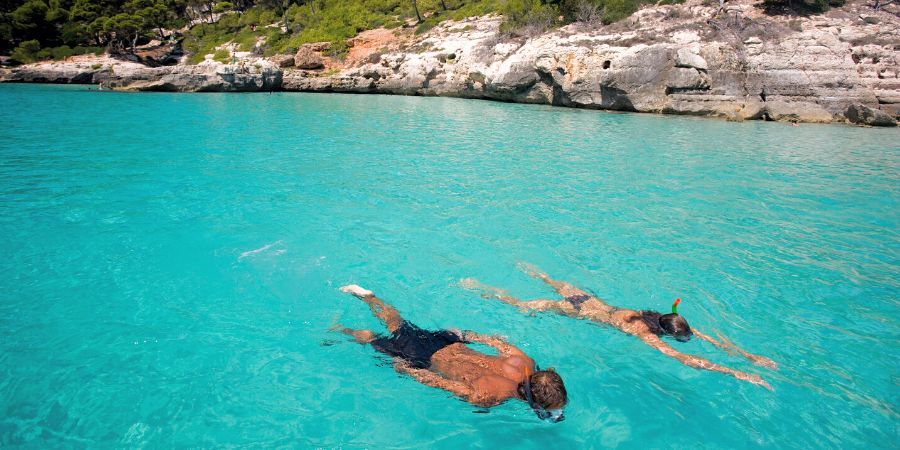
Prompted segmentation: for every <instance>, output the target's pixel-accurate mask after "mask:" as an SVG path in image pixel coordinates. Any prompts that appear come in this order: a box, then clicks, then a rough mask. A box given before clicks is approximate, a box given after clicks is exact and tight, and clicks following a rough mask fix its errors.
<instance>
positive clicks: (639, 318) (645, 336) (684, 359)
mask: <svg viewBox="0 0 900 450" xmlns="http://www.w3.org/2000/svg"><path fill="white" fill-rule="evenodd" d="M519 267H520V268H521V269H522V270H523V271H524V272H525V273H527V274H529V275H531V276H533V277H535V278H538V279H540V280H543V281H544V282H545V283H547V284H549V285H550V286H551V287H553V289H555V290H556V292H558V293H559V295H561V296H562V297H563V300H562V301H557V300H544V299H540V300H529V301H523V300H519V299H517V298H515V297H511V296H510V295H508V294H507V293H506V291H504V290H502V289H498V288H494V287H490V286H485V285H483V284H481V283H480V282H478V280H475V279H474V278H467V279H464V280H462V281H461V282H460V284H461V285H462V286H463V287H465V288H467V289H471V290H475V291H480V292H481V293H482V296H483V297H485V298H496V299H498V300H500V301H502V302H504V303H508V304H510V305H515V306H518V307H519V308H520V309H521V310H522V311H523V312H528V311H553V312H556V313H557V314H562V315H566V316H570V317H577V318H580V319H588V320H591V321H594V322H597V323H605V324H609V325H612V326H614V327H616V328H618V329H620V330H622V331H624V332H625V333H628V334H631V335H634V336H637V337H638V338H640V339H641V340H642V341H644V342H645V343H646V344H647V345H649V346H651V347H653V348H655V349H657V350H659V351H660V352H662V353H663V354H665V355H667V356H671V357H672V358H675V359H677V360H678V361H681V363H683V364H685V365H688V366H690V367H695V368H697V369H704V370H711V371H713V372H721V373H725V374H728V375H731V376H733V377H735V378H737V379H739V380H744V381H749V382H751V383H753V384H758V385H760V386H764V387H766V388H768V389H772V386H770V385H769V383H767V382H766V381H765V380H763V379H762V378H760V377H759V376H758V375H755V374H750V373H746V372H741V371H738V370H734V369H731V368H728V367H725V366H721V365H719V364H716V363H713V362H710V361H707V360H705V359H703V358H700V357H697V356H693V355H688V354H685V353H681V352H679V351H677V350H675V349H674V348H672V346H670V345H669V344H667V343H666V342H664V341H663V340H662V339H661V338H662V337H663V336H671V337H673V338H675V339H676V340H678V341H680V342H687V341H689V340H690V339H691V336H697V337H698V338H700V339H702V340H704V341H707V342H710V343H712V344H713V345H715V346H716V347H719V348H721V349H724V350H734V351H736V352H738V353H739V354H740V355H742V356H743V357H745V358H747V359H749V360H750V361H752V362H753V363H754V364H757V365H760V366H763V367H767V368H770V369H776V368H777V365H776V364H775V362H774V361H772V360H771V359H769V358H766V357H763V356H759V355H754V354H752V353H748V352H746V351H744V350H742V349H740V348H738V347H737V346H736V345H734V344H732V343H731V342H729V341H728V340H727V339H725V338H724V337H723V336H722V335H719V340H717V339H714V338H712V337H710V336H707V335H705V334H703V333H701V332H700V331H698V330H696V329H692V328H691V327H690V325H688V323H687V320H685V319H684V317H682V316H681V315H680V314H678V309H677V308H678V304H679V303H680V302H681V299H676V300H675V302H674V303H673V304H672V312H671V313H670V314H661V313H659V312H656V311H635V310H632V309H626V308H618V307H615V306H612V305H609V304H607V303H606V302H604V301H603V300H602V299H600V298H598V297H597V296H595V295H592V294H590V293H588V292H585V291H583V290H581V289H579V288H577V287H575V286H572V285H571V284H569V283H566V282H563V281H557V280H554V279H552V278H550V277H548V276H547V275H546V274H544V273H542V272H540V271H539V270H537V269H536V268H535V267H533V266H530V265H525V264H520V265H519Z"/></svg>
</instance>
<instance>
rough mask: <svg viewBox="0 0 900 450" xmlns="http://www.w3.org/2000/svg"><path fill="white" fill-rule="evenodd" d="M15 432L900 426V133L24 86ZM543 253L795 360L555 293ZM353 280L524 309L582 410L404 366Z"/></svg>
mask: <svg viewBox="0 0 900 450" xmlns="http://www.w3.org/2000/svg"><path fill="white" fill-rule="evenodd" d="M0 105H3V106H2V108H0V250H2V255H3V257H2V258H0V338H2V339H0V447H4V448H18V447H25V448H52V447H66V448H83V447H90V448H107V447H126V448H131V447H144V448H172V447H221V446H237V447H250V448H272V447H296V448H447V449H457V448H466V447H474V448H517V449H527V448H603V447H619V448H721V449H732V448H759V447H779V448H892V447H893V448H896V447H895V446H896V442H897V437H898V423H900V422H898V404H897V402H898V399H900V395H898V394H900V366H898V360H900V328H898V314H900V295H898V294H900V276H898V273H900V271H898V269H900V213H898V211H900V208H898V200H900V189H898V188H900V130H897V129H893V130H889V129H861V128H854V127H848V126H817V125H801V126H800V127H799V128H792V127H790V126H786V125H784V124H777V123H761V122H746V123H727V122H722V121H716V120H704V119H693V118H678V117H661V116H653V115H637V114H612V113H604V112H597V111H579V110H570V109H560V108H552V107H544V106H528V105H514V104H503V103H492V102H482V101H467V100H458V99H437V98H416V97H388V96H353V95H327V94H293V93H283V94H278V93H276V94H222V95H220V94H202V95H201V94H196V95H184V94H182V95H177V94H175V95H173V94H122V93H109V92H97V91H89V90H87V88H86V87H83V86H76V87H71V86H69V87H61V86H24V85H15V86H13V85H2V86H0ZM520 261H527V262H531V263H534V264H536V265H538V266H539V267H541V268H543V269H544V270H546V271H547V272H549V273H550V274H551V275H553V276H556V277H558V278H562V279H566V280H570V281H572V282H574V283H576V284H578V285H581V286H583V287H585V288H588V289H590V290H592V291H594V292H596V293H597V294H599V295H600V296H602V297H604V298H606V299H608V300H609V301H610V302H611V303H613V304H617V305H620V306H625V307H631V308H657V309H660V310H665V309H667V308H668V305H669V304H670V303H671V301H672V299H673V298H674V297H676V296H680V297H681V298H682V299H683V300H684V302H683V303H682V306H681V308H680V312H681V313H682V314H683V315H685V316H686V317H687V318H688V319H689V320H690V321H691V324H692V325H693V326H695V327H697V328H699V329H701V330H703V331H707V332H716V331H719V332H722V333H724V334H725V335H727V336H728V337H730V338H731V339H732V340H733V341H734V342H735V343H736V344H738V345H740V346H742V347H744V348H746V349H747V350H749V351H751V352H755V353H760V354H763V355H766V356H769V357H771V358H772V359H774V360H776V361H777V362H778V363H779V364H780V369H779V370H777V371H772V370H768V369H764V368H759V367H756V366H753V365H752V364H750V363H749V362H747V361H745V360H743V359H741V358H739V357H737V356H733V355H729V354H727V353H724V352H721V351H718V350H717V349H715V348H713V347H711V346H710V345H707V344H705V343H702V342H698V341H692V342H690V343H687V344H679V343H674V345H676V346H677V348H679V349H680V350H682V351H684V352H687V353H693V354H697V355H702V356H704V357H707V358H709V359H712V360H714V361H716V362H720V363H723V364H726V365H728V366H731V367H734V368H738V369H741V370H747V371H751V372H754V373H758V374H760V375H761V376H762V377H763V378H765V379H767V380H768V381H769V382H771V384H772V385H773V387H774V388H775V391H774V392H770V391H768V390H765V389H762V388H760V387H757V386H753V385H751V384H748V383H744V382H740V381H738V380H735V379H733V378H731V377H727V376H724V375H721V374H716V373H709V372H702V371H698V370H693V369H690V368H687V367H685V366H682V365H680V364H679V363H677V362H675V361H674V360H671V359H669V358H666V357H664V356H663V355H661V354H658V353H657V352H655V351H654V350H652V349H651V348H649V347H647V346H645V345H644V344H642V343H641V342H639V341H638V340H637V339H634V338H632V337H630V336H626V335H623V334H621V333H619V332H617V331H615V330H612V329H609V328H605V327H602V326H598V325H595V324H591V323H589V322H584V321H576V320H572V319H568V318H563V317H558V316H552V315H538V316H536V317H528V316H525V315H522V314H519V313H518V312H517V311H516V310H515V309H514V308H511V307H508V306H506V305H503V304H500V303H492V302H488V301H486V300H483V299H480V298H479V297H478V296H476V295H473V294H472V293H470V292H468V291H465V290H463V289H461V288H460V287H459V286H458V285H457V284H458V282H459V280H460V279H461V278H465V277H477V278H479V279H480V280H482V281H484V282H485V283H489V284H494V285H498V286H502V287H505V288H507V289H509V291H510V292H511V293H513V294H515V295H517V296H520V297H523V298H537V297H547V296H550V295H551V294H552V291H550V290H549V289H548V288H547V287H545V286H544V285H542V284H541V283H539V282H537V281H535V280H533V279H531V278H529V277H527V276H526V275H524V274H522V273H521V272H519V271H518V270H517V269H516V263H517V262H520ZM346 283H358V284H360V285H362V286H364V287H367V288H370V289H373V290H374V291H376V292H377V293H378V294H380V295H381V297H383V298H384V299H386V300H387V301H389V302H391V303H393V304H394V305H395V306H396V307H397V308H399V310H400V311H401V312H402V313H403V314H404V315H405V316H406V317H407V318H408V319H409V320H411V321H412V322H415V323H417V324H419V325H420V326H422V327H428V328H442V327H457V328H468V329H473V330H478V331H481V332H486V333H498V334H501V335H504V336H507V337H508V338H509V339H510V340H511V341H512V342H514V343H517V344H519V345H520V346H521V347H522V348H523V349H525V351H526V352H528V353H530V354H531V355H532V356H533V357H534V358H535V359H536V360H537V361H538V363H539V364H541V365H542V366H544V367H547V366H554V367H555V368H556V369H557V370H558V372H560V373H561V374H562V375H563V377H564V379H565V381H566V386H567V387H568V390H569V394H570V404H569V407H568V409H567V420H566V421H564V422H562V423H559V424H555V425H553V424H546V423H543V422H539V421H538V420H537V419H536V418H535V417H534V415H533V414H532V413H531V412H530V411H529V410H528V408H527V407H526V406H525V405H524V404H522V403H520V402H509V403H507V404H504V405H502V406H500V407H497V408H494V409H492V410H490V412H489V413H482V412H479V410H478V409H477V408H474V407H471V406H469V405H468V404H466V403H464V402H462V401H459V400H456V399H454V398H452V397H450V396H449V394H446V393H444V392H443V391H440V390H436V389H432V388H429V387H425V386H422V385H420V384H417V383H416V382H415V381H413V380H411V379H409V378H407V377H403V376H399V375H398V374H396V373H395V372H394V371H393V370H392V369H391V368H390V367H389V365H388V364H387V363H386V361H385V360H384V359H383V358H379V357H377V356H376V354H375V353H374V352H373V351H372V350H371V349H370V348H367V347H363V346H359V345H356V344H354V343H351V342H348V341H347V339H344V337H343V336H342V335H336V334H335V333H333V332H329V331H328V328H329V327H330V326H331V325H333V324H334V323H341V324H344V325H346V326H352V327H369V328H374V329H378V330H380V329H381V328H380V325H379V323H378V322H377V321H376V320H375V319H374V318H373V317H371V315H370V314H369V312H368V310H367V308H366V307H365V305H363V304H362V303H361V302H359V301H358V300H356V299H355V298H353V297H350V296H348V295H345V294H342V293H341V292H339V291H338V290H337V288H338V287H339V286H341V285H343V284H346Z"/></svg>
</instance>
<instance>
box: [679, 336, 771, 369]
mask: <svg viewBox="0 0 900 450" xmlns="http://www.w3.org/2000/svg"><path fill="white" fill-rule="evenodd" d="M692 331H693V332H694V335H695V336H697V337H698V338H700V339H703V340H704V341H706V342H709V343H710V344H712V345H715V346H716V347H719V348H721V349H722V350H725V351H729V352H730V351H732V350H734V351H736V352H738V353H739V354H740V355H741V356H743V357H744V358H747V359H749V360H750V361H751V362H752V363H753V364H756V365H757V366H762V367H766V368H769V369H778V364H776V363H775V361H772V360H771V359H769V358H766V357H765V356H759V355H754V354H753V353H749V352H746V351H744V350H743V349H741V348H740V347H738V346H737V345H734V343H732V342H731V341H729V340H728V339H726V338H725V337H724V336H722V335H721V334H719V339H721V340H722V341H721V342H720V341H717V340H716V339H714V338H712V337H710V336H708V335H706V334H703V333H701V332H700V331H698V330H697V329H692Z"/></svg>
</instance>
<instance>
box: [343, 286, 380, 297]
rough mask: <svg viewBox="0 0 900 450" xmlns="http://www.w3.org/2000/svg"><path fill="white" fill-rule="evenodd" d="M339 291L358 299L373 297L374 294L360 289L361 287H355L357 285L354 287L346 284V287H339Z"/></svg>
mask: <svg viewBox="0 0 900 450" xmlns="http://www.w3.org/2000/svg"><path fill="white" fill-rule="evenodd" d="M341 291H344V292H346V293H348V294H352V295H355V296H357V297H359V298H363V297H374V296H375V293H374V292H372V291H370V290H368V289H363V288H361V287H359V286H357V285H355V284H348V285H346V286H342V287H341Z"/></svg>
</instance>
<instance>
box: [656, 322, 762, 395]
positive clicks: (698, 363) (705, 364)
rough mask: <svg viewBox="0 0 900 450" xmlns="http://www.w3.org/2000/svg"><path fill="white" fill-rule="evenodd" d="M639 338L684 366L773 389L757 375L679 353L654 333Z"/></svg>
mask: <svg viewBox="0 0 900 450" xmlns="http://www.w3.org/2000/svg"><path fill="white" fill-rule="evenodd" d="M640 338H641V339H642V340H643V341H644V342H646V343H647V345H649V346H651V347H653V348H655V349H657V350H659V351H660V352H661V353H662V354H664V355H666V356H671V357H672V358H675V359H677V360H678V361H680V362H681V363H682V364H684V365H686V366H690V367H694V368H696V369H703V370H709V371H712V372H720V373H724V374H728V375H731V376H733V377H735V378H737V379H738V380H744V381H749V382H751V383H753V384H756V385H759V386H763V387H765V388H766V389H769V390H770V391H774V390H775V389H772V386H771V385H770V384H769V383H767V382H766V380H763V379H762V378H761V377H760V376H759V375H755V374H752V373H746V372H741V371H738V370H734V369H731V368H728V367H725V366H720V365H718V364H716V363H714V362H711V361H708V360H705V359H703V358H700V357H697V356H693V355H688V354H684V353H681V352H679V351H678V350H675V349H674V348H672V346H670V345H669V344H666V343H665V342H663V341H662V339H660V338H659V337H658V336H656V335H654V334H646V335H643V336H640Z"/></svg>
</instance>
